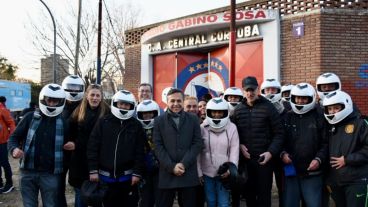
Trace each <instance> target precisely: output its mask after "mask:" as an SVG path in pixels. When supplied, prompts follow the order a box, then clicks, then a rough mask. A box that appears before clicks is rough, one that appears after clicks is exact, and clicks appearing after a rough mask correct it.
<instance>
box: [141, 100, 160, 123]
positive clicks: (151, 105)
mask: <svg viewBox="0 0 368 207" xmlns="http://www.w3.org/2000/svg"><path fill="white" fill-rule="evenodd" d="M143 112H153V117H152V119H148V120H144V119H143ZM159 115H160V107H159V106H158V104H157V103H156V102H155V101H153V100H144V101H143V102H141V103H139V104H138V106H137V119H138V120H139V121H140V122H141V123H142V126H143V128H144V129H151V128H152V127H153V121H154V118H155V117H157V116H159Z"/></svg>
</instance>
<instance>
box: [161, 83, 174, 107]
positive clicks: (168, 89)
mask: <svg viewBox="0 0 368 207" xmlns="http://www.w3.org/2000/svg"><path fill="white" fill-rule="evenodd" d="M171 89H173V87H167V88H165V89H164V90H162V94H161V101H162V102H163V103H165V104H166V105H167V93H169V91H170V90H171Z"/></svg>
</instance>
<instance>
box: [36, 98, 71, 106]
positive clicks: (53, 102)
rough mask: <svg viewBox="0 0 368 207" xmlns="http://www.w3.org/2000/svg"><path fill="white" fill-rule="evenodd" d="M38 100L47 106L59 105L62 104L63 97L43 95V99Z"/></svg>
mask: <svg viewBox="0 0 368 207" xmlns="http://www.w3.org/2000/svg"><path fill="white" fill-rule="evenodd" d="M40 102H41V103H42V104H43V105H45V106H48V107H60V106H63V105H64V102H65V99H64V98H54V97H49V96H44V97H43V99H42V100H40Z"/></svg>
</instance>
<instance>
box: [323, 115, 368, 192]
mask: <svg viewBox="0 0 368 207" xmlns="http://www.w3.org/2000/svg"><path fill="white" fill-rule="evenodd" d="M329 153H330V157H341V156H344V158H345V164H346V165H345V166H344V167H342V168H340V169H338V170H337V169H334V168H331V169H330V173H329V179H328V180H329V182H330V183H331V184H337V185H344V184H352V183H355V182H362V179H363V180H364V179H365V180H366V179H367V178H368V122H367V121H366V120H364V119H361V118H359V114H357V113H353V114H350V115H349V116H348V117H346V118H345V119H344V120H342V121H341V122H339V123H337V124H335V125H330V133H329Z"/></svg>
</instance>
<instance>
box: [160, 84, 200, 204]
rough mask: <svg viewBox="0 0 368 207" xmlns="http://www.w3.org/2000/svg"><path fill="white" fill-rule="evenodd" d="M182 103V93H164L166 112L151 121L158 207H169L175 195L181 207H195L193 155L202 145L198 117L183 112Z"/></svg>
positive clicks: (195, 182)
mask: <svg viewBox="0 0 368 207" xmlns="http://www.w3.org/2000/svg"><path fill="white" fill-rule="evenodd" d="M183 101H184V93H183V92H182V91H181V90H180V89H177V88H173V89H171V90H170V91H169V92H168V93H167V105H168V109H167V110H166V111H165V113H164V114H163V115H161V116H159V117H157V118H156V119H155V122H154V130H153V141H154V144H155V154H156V156H157V158H158V160H159V161H160V169H159V183H158V188H159V197H158V203H157V206H160V207H171V206H172V205H173V202H174V197H175V194H176V192H178V193H179V194H181V197H182V201H183V203H182V204H183V207H193V206H195V205H196V200H197V199H196V190H195V189H196V186H198V185H199V180H198V172H197V155H198V154H199V152H200V151H201V149H202V146H203V142H202V137H201V130H200V126H199V120H198V117H197V116H196V115H195V114H192V113H188V112H185V111H184V110H183Z"/></svg>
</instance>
